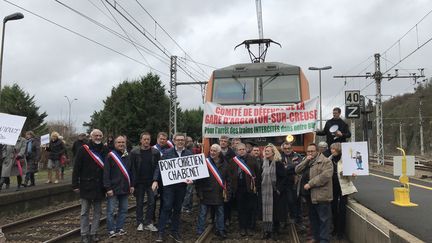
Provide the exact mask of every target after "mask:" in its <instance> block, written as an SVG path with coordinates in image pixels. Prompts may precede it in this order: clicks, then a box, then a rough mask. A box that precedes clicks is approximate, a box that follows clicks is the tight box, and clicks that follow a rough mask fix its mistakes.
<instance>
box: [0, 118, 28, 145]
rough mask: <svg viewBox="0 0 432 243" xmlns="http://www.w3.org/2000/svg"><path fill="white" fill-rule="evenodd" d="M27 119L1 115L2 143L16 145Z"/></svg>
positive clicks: (0, 131) (0, 138) (0, 135)
mask: <svg viewBox="0 0 432 243" xmlns="http://www.w3.org/2000/svg"><path fill="white" fill-rule="evenodd" d="M26 119H27V117H24V116H15V115H10V114H6V113H0V143H1V144H6V145H15V144H16V142H17V140H18V136H19V135H20V134H21V130H22V128H23V126H24V123H25V120H26Z"/></svg>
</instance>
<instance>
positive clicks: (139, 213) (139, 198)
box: [135, 184, 155, 225]
mask: <svg viewBox="0 0 432 243" xmlns="http://www.w3.org/2000/svg"><path fill="white" fill-rule="evenodd" d="M145 194H147V210H146V215H145V220H143V217H144V197H145ZM135 197H136V205H137V207H136V220H137V224H144V225H148V224H150V223H151V222H152V218H153V214H154V211H155V195H154V192H153V190H152V188H151V185H144V184H138V185H136V186H135Z"/></svg>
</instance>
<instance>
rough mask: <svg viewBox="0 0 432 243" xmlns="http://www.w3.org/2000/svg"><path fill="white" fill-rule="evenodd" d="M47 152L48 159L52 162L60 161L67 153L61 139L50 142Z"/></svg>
mask: <svg viewBox="0 0 432 243" xmlns="http://www.w3.org/2000/svg"><path fill="white" fill-rule="evenodd" d="M46 150H47V151H48V152H49V154H48V159H51V160H60V157H61V156H62V155H63V154H64V153H65V152H66V149H65V146H64V143H63V142H62V140H60V139H57V140H55V141H53V140H50V142H49V146H48V147H47V148H46Z"/></svg>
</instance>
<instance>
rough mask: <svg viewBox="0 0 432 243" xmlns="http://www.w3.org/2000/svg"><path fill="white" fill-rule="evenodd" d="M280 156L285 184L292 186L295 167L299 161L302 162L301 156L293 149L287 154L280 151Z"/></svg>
mask: <svg viewBox="0 0 432 243" xmlns="http://www.w3.org/2000/svg"><path fill="white" fill-rule="evenodd" d="M281 157H282V160H281V163H282V165H283V167H284V170H285V173H286V175H287V177H286V178H285V180H286V181H285V185H286V186H290V187H292V186H293V185H294V183H295V176H296V173H295V167H296V166H297V165H298V164H300V162H302V157H301V155H300V154H298V153H296V152H294V151H293V152H292V153H291V154H289V155H287V154H285V153H281Z"/></svg>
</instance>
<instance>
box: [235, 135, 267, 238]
mask: <svg viewBox="0 0 432 243" xmlns="http://www.w3.org/2000/svg"><path fill="white" fill-rule="evenodd" d="M236 152H237V156H236V157H234V158H233V159H232V161H231V164H230V169H229V170H230V171H231V172H232V173H231V180H232V190H233V193H234V194H235V195H236V198H237V209H238V214H239V217H238V218H239V224H240V235H241V236H247V235H248V230H253V229H252V226H253V223H252V220H253V217H252V214H254V213H255V211H254V210H255V201H254V200H255V198H256V195H255V194H256V192H257V190H259V188H258V189H257V188H256V187H257V186H260V184H261V175H260V174H259V171H260V169H259V168H258V162H256V160H255V158H254V157H252V156H251V155H250V154H248V153H247V152H246V145H245V144H243V143H239V144H237V146H236ZM236 160H239V161H241V162H243V163H244V164H246V165H247V167H248V168H249V169H250V173H251V175H249V173H247V172H246V171H245V170H244V169H242V168H241V167H239V166H238V164H237V163H236V162H235V161H236ZM251 232H252V231H251Z"/></svg>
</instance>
